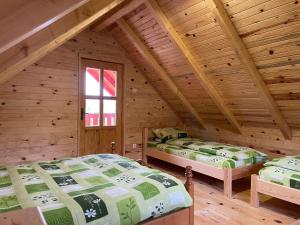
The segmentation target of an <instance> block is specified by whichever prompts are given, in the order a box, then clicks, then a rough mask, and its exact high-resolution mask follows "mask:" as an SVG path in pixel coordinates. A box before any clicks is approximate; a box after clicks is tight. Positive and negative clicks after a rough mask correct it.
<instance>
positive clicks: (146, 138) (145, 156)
mask: <svg viewBox="0 0 300 225" xmlns="http://www.w3.org/2000/svg"><path fill="white" fill-rule="evenodd" d="M148 135H149V130H148V128H146V127H144V128H143V134H142V138H143V140H142V141H143V142H142V160H143V161H144V162H145V163H148V160H147V155H146V149H147V142H148Z"/></svg>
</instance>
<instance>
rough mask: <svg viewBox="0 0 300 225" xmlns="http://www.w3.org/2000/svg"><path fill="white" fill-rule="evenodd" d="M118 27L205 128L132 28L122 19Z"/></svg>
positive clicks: (193, 109) (203, 123) (195, 112)
mask: <svg viewBox="0 0 300 225" xmlns="http://www.w3.org/2000/svg"><path fill="white" fill-rule="evenodd" d="M117 24H118V26H119V27H120V28H121V30H122V31H123V32H124V33H125V34H126V35H127V37H128V38H129V39H130V41H131V42H132V44H133V45H134V46H135V47H136V48H137V50H138V51H139V52H140V53H141V54H142V55H143V57H144V58H145V59H146V60H147V62H149V64H150V65H151V67H152V68H153V69H154V70H155V71H156V72H157V73H158V74H159V75H160V77H161V79H162V80H163V81H164V82H165V84H167V85H168V87H169V88H170V90H172V92H173V93H174V95H175V96H177V97H178V98H179V99H180V100H181V102H182V103H183V104H184V105H185V107H186V108H187V109H188V110H189V111H190V113H191V114H192V115H193V116H194V117H195V118H196V120H197V121H198V122H199V124H200V126H202V127H207V125H206V124H205V122H204V121H203V119H202V118H201V117H200V116H199V113H198V112H197V110H196V109H195V108H194V107H193V106H192V104H191V103H190V102H189V101H188V100H187V98H186V97H185V96H184V95H183V94H182V92H181V91H180V90H179V89H178V88H177V86H176V84H175V83H174V81H173V80H172V79H171V78H170V77H169V75H168V73H167V72H166V71H165V70H164V69H163V68H162V67H161V65H160V64H159V62H158V61H157V60H156V59H155V58H154V56H153V55H152V54H151V52H150V51H149V49H148V47H147V46H146V45H145V44H144V43H143V42H142V41H141V39H140V38H139V37H138V36H137V35H136V33H135V32H134V31H133V30H132V28H131V27H130V26H129V25H128V24H127V22H126V21H125V20H124V19H122V18H121V19H119V20H118V21H117Z"/></svg>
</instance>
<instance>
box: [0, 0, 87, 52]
mask: <svg viewBox="0 0 300 225" xmlns="http://www.w3.org/2000/svg"><path fill="white" fill-rule="evenodd" d="M87 2H88V0H66V1H48V0H47V1H44V0H34V1H27V2H25V4H24V3H23V2H19V4H18V5H17V4H16V5H13V7H12V8H11V9H8V5H7V3H5V1H2V2H1V7H4V8H5V9H6V10H10V14H9V15H8V16H6V17H2V19H1V20H0V33H2V35H1V37H0V54H1V53H2V52H4V51H6V50H8V49H9V48H11V47H13V46H14V45H16V44H18V43H20V42H21V41H23V40H25V39H26V38H28V37H30V36H31V35H33V34H35V33H36V32H38V31H40V30H42V29H43V28H45V27H47V26H49V25H50V24H52V23H54V22H55V21H57V20H59V19H60V18H62V17H63V16H65V15H67V14H68V13H70V12H72V11H73V10H75V9H77V8H78V7H80V6H81V5H83V4H85V3H87ZM16 3H18V2H16ZM45 8H46V9H47V10H44V9H45ZM32 12H34V13H32ZM1 15H2V14H1ZM8 30H9V32H7V31H8Z"/></svg>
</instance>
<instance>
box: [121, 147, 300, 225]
mask: <svg viewBox="0 0 300 225" xmlns="http://www.w3.org/2000/svg"><path fill="white" fill-rule="evenodd" d="M137 154H139V152H137V151H136V152H131V153H130V154H128V155H127V156H128V157H131V158H138V157H139V156H138V155H137ZM149 164H150V165H152V166H153V167H154V168H158V169H160V170H162V171H165V172H167V173H170V174H172V175H174V176H176V177H178V178H180V179H181V180H182V181H184V169H183V168H180V167H177V166H174V165H171V164H168V163H165V162H162V161H159V160H154V159H151V160H149ZM194 183H195V225H198V224H199V225H200V224H206V225H212V224H214V225H215V224H223V225H238V224H243V225H253V224H255V225H265V224H272V225H273V224H287V225H290V224H295V225H296V224H300V205H295V204H292V203H289V202H285V201H281V200H279V199H274V198H271V197H269V196H265V195H262V196H261V204H260V208H253V207H251V206H250V204H249V203H248V201H249V200H250V178H249V179H248V178H246V179H240V180H237V181H234V182H233V199H228V198H226V197H224V196H223V182H221V181H219V180H217V179H214V178H211V177H208V176H205V175H201V174H195V173H194ZM297 220H298V221H297Z"/></svg>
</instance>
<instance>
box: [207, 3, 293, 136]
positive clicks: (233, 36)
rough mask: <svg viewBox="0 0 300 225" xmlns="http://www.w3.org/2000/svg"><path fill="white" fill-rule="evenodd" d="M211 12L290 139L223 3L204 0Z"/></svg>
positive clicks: (282, 130)
mask: <svg viewBox="0 0 300 225" xmlns="http://www.w3.org/2000/svg"><path fill="white" fill-rule="evenodd" d="M205 1H206V3H207V5H208V6H209V8H210V9H211V12H212V13H213V15H214V16H215V18H216V20H217V22H218V23H219V25H220V27H221V28H222V30H223V31H224V32H225V33H226V35H227V37H228V38H229V39H230V41H231V44H232V46H233V47H234V49H235V50H236V52H237V54H238V55H239V57H240V59H241V60H242V62H243V64H244V66H245V67H246V68H247V70H248V72H249V73H250V74H251V77H252V79H253V81H254V83H255V85H256V88H257V89H258V91H259V93H260V96H261V99H262V100H263V101H264V103H265V105H266V106H267V108H268V109H269V112H270V114H271V115H272V117H273V118H274V120H275V122H276V124H277V125H278V127H279V128H280V130H281V132H282V134H283V136H284V137H285V138H286V139H292V131H291V129H290V127H289V126H288V124H287V122H286V120H285V119H284V117H283V115H282V113H281V111H280V109H279V107H278V105H277V104H276V102H275V101H274V99H273V97H272V95H271V94H270V91H269V90H268V88H267V86H266V84H265V82H264V80H263V78H262V75H261V74H260V72H259V71H258V69H257V67H256V64H255V63H254V61H253V58H252V56H251V54H250V53H249V51H248V49H247V47H246V45H245V44H244V42H243V40H242V39H241V37H240V36H239V33H238V31H237V30H236V28H235V26H234V24H233V22H232V21H231V19H230V17H229V15H228V14H227V11H226V9H225V8H224V5H223V3H222V2H221V1H220V0H205Z"/></svg>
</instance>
